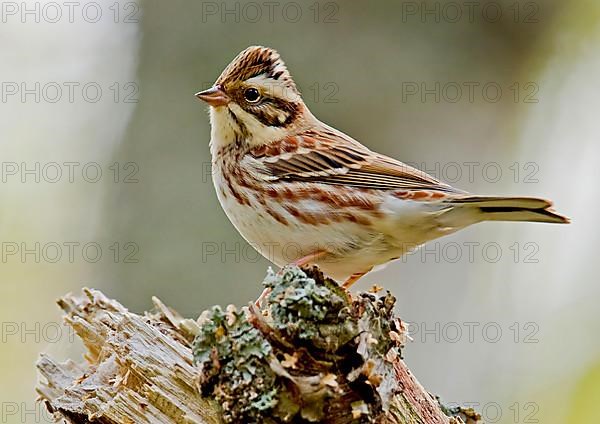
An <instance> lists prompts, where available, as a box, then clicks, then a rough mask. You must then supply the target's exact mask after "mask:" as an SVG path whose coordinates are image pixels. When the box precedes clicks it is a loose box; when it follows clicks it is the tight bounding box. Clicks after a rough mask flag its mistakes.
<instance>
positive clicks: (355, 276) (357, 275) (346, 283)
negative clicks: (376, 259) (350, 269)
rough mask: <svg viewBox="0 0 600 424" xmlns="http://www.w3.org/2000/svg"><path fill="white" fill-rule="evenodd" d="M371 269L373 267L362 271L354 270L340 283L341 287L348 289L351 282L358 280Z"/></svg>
mask: <svg viewBox="0 0 600 424" xmlns="http://www.w3.org/2000/svg"><path fill="white" fill-rule="evenodd" d="M372 269H373V268H369V269H368V270H366V271H364V272H355V273H354V274H352V275H351V276H350V277H348V278H347V279H346V281H344V283H343V284H342V287H343V288H345V289H346V290H348V289H349V288H350V286H351V285H352V284H354V283H356V282H357V281H358V280H360V279H361V278H362V276H363V275H365V274H366V273H368V272H369V271H371V270H372Z"/></svg>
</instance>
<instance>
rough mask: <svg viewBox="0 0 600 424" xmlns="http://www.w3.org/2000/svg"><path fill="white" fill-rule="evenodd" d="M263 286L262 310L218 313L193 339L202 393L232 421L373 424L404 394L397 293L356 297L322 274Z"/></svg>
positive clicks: (290, 271) (207, 317) (306, 272)
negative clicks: (391, 358)
mask: <svg viewBox="0 0 600 424" xmlns="http://www.w3.org/2000/svg"><path fill="white" fill-rule="evenodd" d="M264 285H265V287H267V288H268V289H270V290H271V292H270V294H269V295H268V296H267V298H266V302H265V305H264V306H263V309H262V311H260V312H256V311H255V312H252V311H251V310H248V309H247V308H246V310H245V312H240V311H237V310H236V309H235V308H233V307H229V308H228V309H227V310H226V311H224V310H222V309H221V308H220V307H214V308H213V309H212V310H211V311H208V312H205V313H203V316H202V317H201V321H202V322H201V332H200V334H199V335H198V336H197V337H196V339H195V340H194V344H193V352H194V360H195V362H196V364H197V365H198V367H199V369H200V379H199V383H200V387H201V390H202V392H203V394H204V395H210V396H212V397H214V398H215V399H216V400H217V402H218V403H219V404H220V405H222V409H223V419H224V421H225V422H227V423H238V422H239V423H254V422H260V423H285V422H293V423H307V422H324V423H329V422H331V423H333V422H345V423H351V422H352V423H354V422H355V423H361V422H365V423H366V422H371V420H372V419H373V417H374V416H376V415H377V414H378V413H379V412H380V411H381V410H382V409H385V408H386V406H387V403H388V400H389V398H390V396H391V395H393V393H394V392H395V390H396V389H397V387H396V385H395V384H396V383H395V378H394V371H393V366H392V364H391V363H390V362H388V359H387V358H388V356H386V355H389V354H390V352H391V351H395V354H398V353H399V347H400V343H399V342H398V339H397V338H391V337H390V334H391V332H396V333H398V332H401V329H400V328H399V321H397V320H395V319H394V317H393V314H392V309H393V305H394V302H395V299H394V298H393V296H391V295H390V294H389V293H388V294H387V295H386V296H383V297H377V296H374V295H371V294H360V295H358V296H357V297H355V298H354V299H351V298H350V296H349V294H348V293H347V292H346V291H345V290H344V289H342V288H341V287H339V286H338V285H337V284H336V283H335V282H334V281H332V280H330V279H327V278H324V277H323V275H322V274H321V273H320V272H319V271H318V270H317V269H316V268H307V269H300V268H297V267H286V268H285V269H284V270H283V271H281V272H280V273H274V272H273V271H271V270H269V272H268V274H267V276H266V278H265V281H264ZM335 400H337V401H335ZM359 403H360V405H361V407H360V409H357V408H356V405H358V404H359ZM353 405H354V406H353ZM357 411H358V413H357ZM329 417H336V418H335V420H336V421H330V420H333V418H329Z"/></svg>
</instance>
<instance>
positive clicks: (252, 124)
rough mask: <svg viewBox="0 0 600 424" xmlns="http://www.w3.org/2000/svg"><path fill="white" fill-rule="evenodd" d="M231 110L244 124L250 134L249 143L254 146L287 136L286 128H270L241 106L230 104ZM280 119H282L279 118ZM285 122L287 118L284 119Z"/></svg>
mask: <svg viewBox="0 0 600 424" xmlns="http://www.w3.org/2000/svg"><path fill="white" fill-rule="evenodd" d="M229 108H230V109H231V111H232V112H233V113H234V114H235V116H237V118H238V120H239V121H241V122H243V123H244V125H245V126H246V129H247V130H248V133H249V134H250V139H249V140H248V142H249V143H250V144H252V145H259V144H262V143H268V142H271V141H277V140H281V139H282V138H284V137H285V136H286V135H287V131H286V130H285V128H278V127H268V126H266V125H264V124H263V123H262V122H260V121H259V120H258V119H256V117H255V116H254V115H252V114H251V113H248V112H246V111H245V110H244V109H242V108H241V107H240V106H239V105H237V104H235V103H230V104H229ZM278 119H281V117H279V118H278ZM283 121H285V117H284V118H283Z"/></svg>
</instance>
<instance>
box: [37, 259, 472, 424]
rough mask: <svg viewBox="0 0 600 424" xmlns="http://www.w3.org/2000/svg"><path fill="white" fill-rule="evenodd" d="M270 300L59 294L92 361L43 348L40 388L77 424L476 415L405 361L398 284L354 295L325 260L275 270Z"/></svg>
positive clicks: (458, 419) (467, 418) (442, 419)
mask: <svg viewBox="0 0 600 424" xmlns="http://www.w3.org/2000/svg"><path fill="white" fill-rule="evenodd" d="M265 285H266V286H267V287H268V288H269V289H270V293H269V294H268V295H267V296H266V297H265V298H264V300H263V302H262V304H261V305H254V304H251V305H250V306H248V307H245V308H242V309H240V310H238V309H236V308H235V307H233V306H230V307H228V308H226V309H225V310H222V309H221V308H219V307H214V308H213V309H212V310H210V311H206V312H204V313H203V314H202V315H201V316H200V318H198V320H190V319H184V318H182V317H181V316H180V315H179V314H178V313H177V312H175V311H173V310H171V309H169V308H167V307H166V306H165V305H163V304H162V302H160V300H158V299H156V298H154V299H153V301H154V304H155V311H154V312H152V313H146V314H144V315H143V316H142V315H137V314H134V313H131V312H129V311H128V310H127V309H126V308H125V307H123V306H122V305H121V304H120V303H118V302H117V301H116V300H113V299H109V298H107V297H106V296H104V295H103V294H102V293H101V292H99V291H97V290H92V289H84V290H83V295H80V296H75V295H72V294H69V295H66V296H65V297H63V298H62V299H60V300H59V302H58V304H59V306H60V307H61V309H62V310H63V311H64V313H65V321H66V322H67V324H68V325H70V326H71V327H72V328H73V329H74V331H75V332H76V334H77V335H78V336H79V337H80V338H81V339H82V341H83V342H84V344H85V346H86V348H87V353H86V355H85V362H84V363H83V364H76V363H74V362H73V361H67V362H65V363H57V362H55V361H53V360H52V359H51V358H49V357H47V356H44V355H42V356H41V358H40V360H39V361H38V364H37V367H38V369H39V371H40V374H41V375H42V377H43V379H42V381H40V383H39V384H38V387H37V391H38V393H39V395H40V398H41V399H42V400H43V401H44V402H45V403H46V405H47V407H48V409H49V410H50V411H51V412H53V413H54V414H55V415H56V417H57V418H61V419H63V420H64V421H65V422H68V423H90V422H93V423H110V424H113V423H198V424H221V423H223V424H225V423H254V422H256V423H273V424H276V423H287V422H290V423H309V422H321V423H327V424H345V423H385V424H399V423H432V424H437V423H444V424H458V423H468V424H475V423H477V422H478V421H477V420H478V419H479V416H478V415H477V414H476V413H474V412H473V411H472V410H466V409H461V408H457V409H454V410H452V411H450V410H447V409H446V408H444V407H443V406H442V405H441V404H440V403H439V402H438V400H437V399H436V398H435V397H433V396H432V395H430V394H429V393H428V392H427V391H426V390H425V389H424V388H423V387H422V386H421V385H420V384H419V382H418V381H417V380H416V379H415V378H414V376H413V375H412V374H411V372H410V370H409V369H408V368H407V366H406V364H405V363H404V361H403V360H402V359H401V352H402V348H403V342H404V340H405V338H406V336H407V335H406V330H405V327H404V325H403V324H402V321H401V320H400V319H398V318H396V317H395V316H394V315H393V306H394V302H395V299H394V298H393V296H392V295H391V294H389V293H387V294H386V295H383V296H377V295H375V294H371V293H360V294H357V295H352V296H351V295H349V294H348V293H347V292H345V291H344V290H343V289H341V288H340V287H339V286H337V284H335V282H333V281H332V280H329V279H327V278H324V277H323V275H322V274H321V273H320V272H319V271H318V269H316V268H304V269H302V270H301V269H298V268H295V267H289V268H285V269H284V270H283V271H281V272H280V273H278V274H274V273H272V272H269V274H268V276H267V278H266V279H265Z"/></svg>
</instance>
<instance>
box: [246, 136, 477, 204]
mask: <svg viewBox="0 0 600 424" xmlns="http://www.w3.org/2000/svg"><path fill="white" fill-rule="evenodd" d="M333 131H335V130H333V129H328V130H326V131H324V132H319V133H318V134H317V133H315V132H307V133H304V134H300V135H297V136H293V137H288V138H286V139H284V140H282V141H281V142H279V143H275V144H274V145H271V146H269V148H268V149H260V150H259V151H255V152H254V156H255V158H256V159H259V160H260V161H261V163H262V165H263V166H262V168H263V172H266V173H267V175H268V178H269V179H270V180H271V181H274V180H279V181H290V182H292V181H301V182H317V183H321V184H337V185H344V186H350V187H361V188H370V189H378V190H409V191H410V190H430V191H437V192H443V193H456V194H464V193H465V192H463V191H461V190H457V189H455V188H453V187H451V186H449V185H447V184H444V183H442V182H440V181H439V180H437V179H435V178H433V177H432V176H431V175H428V174H426V173H425V172H422V171H419V170H418V169H415V168H413V167H411V166H409V165H406V164H405V163H402V162H400V161H398V160H395V159H393V158H390V157H387V156H384V155H381V154H379V153H375V152H372V151H370V150H369V149H367V148H366V147H364V146H362V145H361V144H359V143H358V142H356V141H355V140H352V139H349V138H348V137H347V136H345V135H343V134H341V133H334V132H333ZM277 144H280V145H281V146H277ZM290 144H293V145H294V147H295V149H294V150H293V151H290V150H292V149H290Z"/></svg>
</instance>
